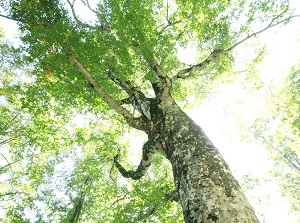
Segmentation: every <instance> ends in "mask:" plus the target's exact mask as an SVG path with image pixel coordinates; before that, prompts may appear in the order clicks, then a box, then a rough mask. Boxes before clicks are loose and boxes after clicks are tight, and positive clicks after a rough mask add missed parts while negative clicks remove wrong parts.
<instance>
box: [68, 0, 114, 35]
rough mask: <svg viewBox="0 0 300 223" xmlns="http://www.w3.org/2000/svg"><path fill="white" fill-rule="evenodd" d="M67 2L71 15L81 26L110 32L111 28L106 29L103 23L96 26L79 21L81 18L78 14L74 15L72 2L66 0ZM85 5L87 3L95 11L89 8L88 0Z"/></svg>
mask: <svg viewBox="0 0 300 223" xmlns="http://www.w3.org/2000/svg"><path fill="white" fill-rule="evenodd" d="M67 2H68V4H69V6H70V8H71V12H72V15H73V17H74V19H75V21H76V22H78V23H79V24H80V25H82V26H83V27H85V28H89V29H94V30H101V31H104V32H107V33H111V30H110V29H108V28H107V27H105V26H103V25H100V26H97V25H95V26H92V25H89V24H87V23H85V22H83V21H81V20H80V19H79V18H78V16H77V15H76V13H75V9H74V2H73V3H71V1H70V0H67ZM87 5H88V7H89V9H90V10H91V11H92V12H94V13H96V12H95V11H94V10H92V9H91V8H90V5H89V3H88V1H87ZM96 14H97V13H96Z"/></svg>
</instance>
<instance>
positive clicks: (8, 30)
mask: <svg viewBox="0 0 300 223" xmlns="http://www.w3.org/2000/svg"><path fill="white" fill-rule="evenodd" d="M297 3H298V4H299V0H294V1H291V4H294V5H296V4H297ZM298 9H299V8H298ZM81 14H87V15H88V13H82V12H81ZM299 20H300V19H295V21H293V22H291V23H290V24H289V25H288V26H287V27H284V28H282V27H280V28H275V29H272V30H269V31H267V32H266V33H264V34H261V35H260V36H259V38H257V39H256V41H259V42H260V43H261V44H266V45H267V49H268V50H269V54H268V55H267V56H266V58H265V62H264V63H263V66H262V67H261V74H262V78H263V80H264V82H265V83H266V84H268V83H269V81H270V80H271V78H274V77H278V78H280V77H282V76H284V75H286V74H287V73H288V71H289V68H290V67H291V66H292V65H294V64H295V63H296V62H297V60H298V59H299V58H300V50H299V49H300V29H299V22H300V21H299ZM0 27H3V28H4V29H5V34H6V36H7V37H8V38H10V39H12V38H14V37H16V38H17V34H16V29H17V26H16V25H15V23H14V22H12V21H10V20H5V19H3V18H1V17H0ZM241 47H242V46H241ZM191 53H192V52H190V51H182V52H180V55H181V56H182V57H183V58H184V59H185V60H187V59H188V58H190V55H191ZM275 79H276V78H275ZM218 90H219V91H220V94H217V95H216V97H215V98H213V99H212V100H211V101H209V100H207V101H206V102H205V103H204V106H203V107H201V108H197V109H194V110H192V111H190V112H188V113H189V115H190V116H191V117H192V118H193V119H194V120H195V121H196V122H197V123H198V124H199V125H200V126H201V127H202V128H203V129H204V130H205V132H206V133H207V134H208V136H209V137H210V138H211V140H212V141H213V142H214V144H215V145H216V146H217V147H218V148H219V150H220V152H221V153H222V155H223V156H224V158H225V160H226V161H227V162H229V164H230V166H231V168H232V169H233V170H234V172H235V175H236V177H237V178H238V179H241V177H242V176H243V175H245V174H252V175H253V176H254V177H265V176H267V173H268V170H270V169H271V168H272V164H271V162H270V161H269V160H268V158H267V154H266V152H265V150H264V148H262V146H260V145H257V144H249V143H244V142H240V141H239V140H238V139H237V138H238V136H239V130H238V129H237V125H236V117H235V115H236V114H238V115H239V118H241V119H242V120H244V121H245V122H246V123H247V122H251V120H253V119H254V118H255V117H256V116H257V115H258V113H259V112H260V111H261V110H263V108H264V107H263V106H264V98H263V97H261V98H254V97H253V96H251V95H250V94H247V93H246V92H243V91H241V88H240V87H239V86H237V85H236V84H232V85H224V86H223V87H222V89H218ZM241 92H243V93H241ZM240 98H243V99H244V103H242V104H240V105H239V106H237V102H238V100H239V99H240ZM233 110H234V112H232V111H233ZM236 136H237V137H236ZM137 137H138V138H139V139H138V140H137V141H133V142H132V145H131V146H132V147H134V148H137V147H138V148H141V145H142V143H143V138H140V136H137ZM133 161H134V162H137V163H138V161H139V158H137V159H136V160H133ZM276 190H277V188H276V185H274V184H273V183H271V184H266V185H265V186H264V187H261V188H259V190H258V191H256V192H257V194H261V195H262V196H266V195H267V194H270V196H271V197H270V200H266V201H265V202H266V203H268V202H270V203H269V204H268V209H267V210H266V209H264V212H265V220H266V222H268V223H283V222H289V223H297V220H296V218H295V217H294V216H290V215H289V214H288V211H289V210H288V204H287V202H286V200H285V199H284V198H282V197H280V195H279V193H278V192H277V191H276ZM253 206H259V204H253Z"/></svg>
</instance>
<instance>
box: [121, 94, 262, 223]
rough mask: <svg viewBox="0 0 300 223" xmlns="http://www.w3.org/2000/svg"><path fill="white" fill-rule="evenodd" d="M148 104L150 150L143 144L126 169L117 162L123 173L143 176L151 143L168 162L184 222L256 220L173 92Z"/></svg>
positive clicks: (236, 184)
mask: <svg viewBox="0 0 300 223" xmlns="http://www.w3.org/2000/svg"><path fill="white" fill-rule="evenodd" d="M151 108H152V109H151V121H149V123H150V124H149V126H150V127H149V129H148V130H147V131H146V132H147V134H148V142H147V143H146V144H145V145H146V146H145V145H144V147H146V148H147V150H149V146H150V145H151V147H152V149H151V150H149V151H151V153H149V155H147V152H146V150H143V158H142V161H141V163H140V165H139V167H138V168H137V170H136V171H126V170H125V169H124V168H123V167H122V166H121V165H120V164H119V163H118V162H117V167H118V168H119V170H120V172H121V173H122V175H123V176H124V177H131V178H133V179H138V178H140V177H142V176H143V175H144V173H145V172H146V171H145V169H148V167H149V166H150V164H151V161H152V157H153V149H155V150H156V151H158V152H160V153H162V154H164V155H165V156H166V158H167V159H168V160H169V161H170V162H171V164H172V168H173V174H174V181H175V184H176V188H177V192H178V195H179V200H180V203H181V206H182V209H183V214H184V219H185V222H187V223H217V222H219V223H234V222H237V223H246V222H247V223H254V222H259V221H258V219H257V217H256V216H255V213H254V211H253V209H252V207H251V206H250V204H249V203H248V201H247V199H246V198H245V196H244V195H243V193H242V191H241V188H240V186H239V184H238V182H237V181H236V180H235V179H234V177H233V176H232V173H231V171H230V170H229V167H228V165H227V164H226V163H225V161H224V159H223V158H222V156H221V155H220V153H219V151H218V150H217V148H216V147H215V146H214V145H213V143H212V142H211V141H210V140H209V138H208V137H207V136H206V135H205V133H204V131H203V130H202V129H201V128H200V127H199V126H198V125H197V124H196V123H195V122H194V121H193V120H192V119H190V118H189V117H188V116H187V115H186V114H185V113H184V112H183V111H182V110H181V109H180V108H179V107H178V105H177V104H176V103H175V102H174V100H173V99H172V97H171V96H169V97H165V98H164V99H163V100H158V101H152V106H151ZM143 149H144V148H143ZM153 158H154V157H153ZM146 161H148V162H146ZM143 163H145V164H146V165H145V167H144V168H143Z"/></svg>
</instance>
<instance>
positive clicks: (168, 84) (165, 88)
mask: <svg viewBox="0 0 300 223" xmlns="http://www.w3.org/2000/svg"><path fill="white" fill-rule="evenodd" d="M150 66H151V68H152V69H153V70H154V71H155V73H156V75H157V76H158V78H159V79H160V80H161V82H162V92H161V95H160V98H164V97H170V95H171V88H172V80H171V79H170V78H169V77H168V76H167V75H166V74H165V73H164V71H163V70H162V68H161V67H160V65H159V64H158V63H157V62H156V61H151V62H150ZM152 86H153V84H152ZM154 90H155V88H154Z"/></svg>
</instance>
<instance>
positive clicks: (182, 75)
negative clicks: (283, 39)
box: [172, 7, 300, 81]
mask: <svg viewBox="0 0 300 223" xmlns="http://www.w3.org/2000/svg"><path fill="white" fill-rule="evenodd" d="M288 8H289V7H286V9H285V10H283V11H282V12H281V13H280V14H279V15H277V16H275V17H274V18H273V19H272V20H271V22H270V23H269V24H268V25H267V26H266V27H265V28H263V29H261V30H259V31H257V32H254V33H252V34H251V35H248V36H247V37H245V38H244V39H242V40H240V41H238V42H237V43H235V44H234V45H232V46H231V47H229V48H228V49H223V50H214V51H212V53H211V54H210V55H209V56H208V57H207V58H206V59H205V60H204V61H202V62H201V63H199V64H196V65H193V66H191V67H189V68H185V69H182V70H180V71H179V72H178V73H177V74H176V75H175V76H174V77H172V81H176V80H177V79H186V78H190V77H193V75H194V73H195V72H196V71H201V70H204V69H205V68H206V67H207V66H208V65H209V64H210V63H211V62H214V61H216V60H218V59H219V58H220V56H221V55H223V54H224V53H226V52H228V51H231V50H233V49H234V48H235V47H237V46H238V45H240V44H242V43H243V42H245V41H246V40H248V39H250V38H252V37H254V36H257V35H258V34H260V33H262V32H264V31H266V30H267V29H270V28H273V27H275V26H277V25H279V24H282V23H284V22H286V21H289V20H291V19H292V18H296V17H300V15H292V16H289V17H287V18H285V19H282V20H280V21H277V22H276V20H277V19H278V18H280V17H281V16H282V15H284V14H285V13H286V12H287V11H288Z"/></svg>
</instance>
